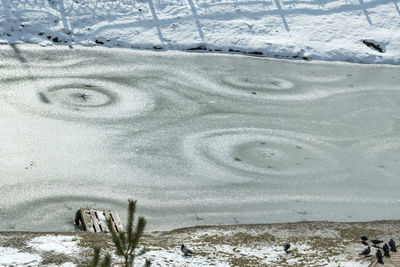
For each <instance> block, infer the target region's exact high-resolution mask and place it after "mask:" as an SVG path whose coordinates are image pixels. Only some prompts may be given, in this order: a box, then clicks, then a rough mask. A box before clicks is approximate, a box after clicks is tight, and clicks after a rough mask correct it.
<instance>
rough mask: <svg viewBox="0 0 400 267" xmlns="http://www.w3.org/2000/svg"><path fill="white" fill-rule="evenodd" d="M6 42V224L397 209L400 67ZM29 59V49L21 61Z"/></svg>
mask: <svg viewBox="0 0 400 267" xmlns="http://www.w3.org/2000/svg"><path fill="white" fill-rule="evenodd" d="M17 49H18V50H16V49H15V47H14V48H12V47H10V46H2V47H0V80H1V84H0V114H1V115H0V126H1V130H0V140H1V146H0V169H1V173H0V218H1V220H0V230H41V231H45V230H50V231H54V230H56V231H64V230H74V225H73V219H74V213H75V211H76V210H77V209H79V208H81V207H89V208H106V209H116V210H117V211H118V213H119V215H120V216H121V217H122V220H123V221H124V220H125V218H124V215H125V210H126V208H127V199H128V198H132V199H137V200H138V214H141V215H144V216H145V217H146V218H147V219H148V222H149V225H148V229H149V230H151V229H153V230H155V229H171V228H175V227H182V226H189V225H196V224H232V223H238V222H239V223H267V222H283V221H298V220H340V221H359V220H375V219H392V218H394V216H395V215H394V213H393V210H395V208H396V207H397V206H398V204H399V202H400V198H399V196H398V188H399V186H400V180H399V179H398V172H399V169H400V136H399V133H400V131H399V121H400V120H399V119H400V115H399V114H400V112H399V111H400V105H399V103H400V87H399V84H400V76H399V75H398V73H399V70H400V69H399V67H396V66H375V65H355V64H354V65H351V64H344V63H329V64H328V63H321V62H312V63H301V62H289V61H277V60H267V59H259V58H249V57H242V56H217V55H207V54H185V53H178V52H161V53H157V52H145V51H129V50H122V49H109V50H105V49H98V48H81V47H76V48H74V49H69V48H68V47H61V46H60V47H52V48H42V47H38V46H28V45H18V46H17ZM22 59H23V60H22Z"/></svg>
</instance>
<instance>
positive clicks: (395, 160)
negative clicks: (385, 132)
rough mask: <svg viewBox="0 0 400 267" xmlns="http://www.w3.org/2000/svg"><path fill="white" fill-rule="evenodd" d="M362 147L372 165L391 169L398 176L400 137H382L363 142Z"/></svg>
mask: <svg viewBox="0 0 400 267" xmlns="http://www.w3.org/2000/svg"><path fill="white" fill-rule="evenodd" d="M360 149H362V151H363V152H364V156H365V157H366V158H367V159H368V160H369V162H370V166H374V167H375V168H379V169H380V170H382V171H390V172H392V173H393V174H395V175H396V176H397V173H398V169H399V167H400V158H399V154H400V138H393V137H392V138H381V139H375V140H368V142H362V143H361V144H360Z"/></svg>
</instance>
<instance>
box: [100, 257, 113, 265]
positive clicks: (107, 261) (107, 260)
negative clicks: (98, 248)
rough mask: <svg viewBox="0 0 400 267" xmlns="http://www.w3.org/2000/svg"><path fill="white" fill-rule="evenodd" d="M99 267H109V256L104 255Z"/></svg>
mask: <svg viewBox="0 0 400 267" xmlns="http://www.w3.org/2000/svg"><path fill="white" fill-rule="evenodd" d="M100 267H111V255H110V254H106V255H105V256H104V259H103V261H102V263H101V265H100Z"/></svg>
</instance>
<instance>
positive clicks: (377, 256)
mask: <svg viewBox="0 0 400 267" xmlns="http://www.w3.org/2000/svg"><path fill="white" fill-rule="evenodd" d="M375 255H376V259H377V260H378V263H379V264H384V263H383V256H382V252H381V251H380V250H379V249H378V250H377V251H376V254H375Z"/></svg>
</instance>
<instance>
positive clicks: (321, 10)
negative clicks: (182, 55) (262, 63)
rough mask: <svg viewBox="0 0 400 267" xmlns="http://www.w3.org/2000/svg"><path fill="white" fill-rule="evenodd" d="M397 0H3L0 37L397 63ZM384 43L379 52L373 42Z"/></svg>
mask: <svg viewBox="0 0 400 267" xmlns="http://www.w3.org/2000/svg"><path fill="white" fill-rule="evenodd" d="M399 5H400V4H399V0H318V1H316V0H291V1H289V0H264V1H261V0H255V1H243V0H242V1H240V0H198V1H193V0H179V1H178V0H175V1H174V0H172V1H171V0H169V1H154V0H135V1H134V0H117V1H115V0H104V1H99V0H59V1H55V0H39V1H37V0H20V1H11V0H3V1H1V3H0V43H2V44H7V43H15V42H25V43H35V44H40V45H43V46H47V45H52V44H68V45H74V44H80V45H86V46H93V45H99V46H107V47H127V48H141V49H177V50H181V49H183V50H186V49H188V50H200V51H202V50H209V51H220V52H242V53H249V54H254V55H263V56H268V57H277V58H294V59H305V60H309V59H322V60H338V61H348V62H363V63H390V64H399V63H400V9H399ZM371 41H373V42H374V45H379V46H380V47H382V52H380V51H378V50H377V49H376V48H374V46H372V45H367V44H366V43H367V42H368V43H370V42H371Z"/></svg>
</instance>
